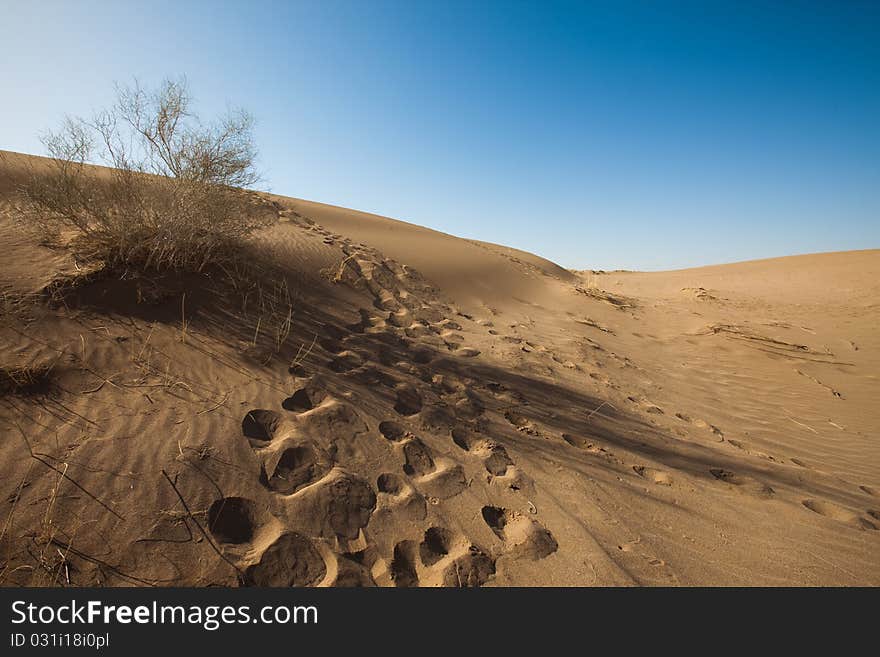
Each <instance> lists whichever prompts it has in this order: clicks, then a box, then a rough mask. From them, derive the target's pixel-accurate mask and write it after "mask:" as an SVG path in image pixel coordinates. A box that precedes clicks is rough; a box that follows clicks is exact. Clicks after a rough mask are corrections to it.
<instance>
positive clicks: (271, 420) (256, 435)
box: [241, 408, 281, 446]
mask: <svg viewBox="0 0 880 657" xmlns="http://www.w3.org/2000/svg"><path fill="white" fill-rule="evenodd" d="M280 426H281V414H280V413H278V412H277V411H270V410H267V409H264V408H257V409H254V410H252V411H248V413H247V414H246V415H245V416H244V419H243V420H242V421H241V432H242V433H243V434H244V436H245V437H246V438H247V439H248V440H250V441H251V444H252V445H254V444H255V446H262V445H264V444H266V443H268V442H270V441H271V440H272V439H273V438H274V437H275V433H276V432H277V431H278V428H279V427H280Z"/></svg>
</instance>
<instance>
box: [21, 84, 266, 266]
mask: <svg viewBox="0 0 880 657" xmlns="http://www.w3.org/2000/svg"><path fill="white" fill-rule="evenodd" d="M116 91H117V93H116V102H115V104H114V105H113V106H112V107H111V108H109V109H107V110H104V111H101V112H98V113H97V114H95V115H94V116H93V117H92V118H91V119H88V120H86V119H82V118H68V119H67V120H66V121H65V122H64V124H63V125H62V126H61V128H60V129H59V130H58V131H55V132H50V133H48V134H47V135H46V136H45V137H44V139H43V141H44V144H45V146H46V149H47V151H48V153H49V156H50V157H51V158H52V159H51V165H50V167H49V170H48V172H47V171H34V172H33V175H31V176H30V179H29V182H28V183H27V184H26V185H25V187H24V189H23V192H24V198H25V199H26V203H25V210H26V213H25V216H26V217H27V219H28V221H29V222H30V223H31V224H32V225H33V226H35V227H37V229H38V231H39V232H40V233H41V235H42V237H43V238H44V239H45V240H49V239H56V240H57V239H63V240H64V241H65V242H66V243H68V244H69V245H70V247H71V248H72V249H73V250H74V252H75V253H76V254H77V255H78V256H79V257H80V258H82V259H86V260H97V261H101V262H103V264H104V265H105V266H106V267H108V268H134V269H139V270H147V269H152V270H160V271H161V270H172V271H201V270H203V269H204V268H205V267H206V266H207V265H211V264H220V263H223V262H225V261H226V260H227V259H229V258H230V257H231V256H232V255H233V254H234V253H235V251H236V250H237V249H238V248H239V247H240V246H241V243H242V241H243V240H244V239H246V238H247V236H248V235H250V234H251V233H252V232H253V231H254V230H256V229H257V228H259V227H261V226H263V225H266V224H267V223H268V222H269V221H271V220H272V219H274V218H275V212H274V210H273V209H272V208H271V207H270V206H269V205H268V204H266V203H264V202H263V201H261V200H260V199H259V197H257V196H256V195H255V194H253V193H252V192H248V191H247V190H246V189H245V188H246V187H247V186H249V185H253V184H254V183H255V182H256V181H257V180H258V176H257V173H256V171H255V168H254V160H255V156H256V151H255V148H254V143H253V137H252V126H253V121H252V119H251V117H250V115H248V114H247V113H245V112H243V111H240V110H238V111H230V112H229V113H228V114H227V115H226V116H224V117H222V118H221V119H220V120H219V121H218V122H216V123H213V124H203V123H202V122H201V121H200V120H199V119H198V118H197V117H196V116H195V115H194V114H193V113H192V111H191V98H190V94H189V91H188V89H187V85H186V82H185V81H166V82H164V83H163V84H162V86H161V87H160V88H159V89H158V90H157V91H154V92H149V91H146V90H144V89H143V88H141V87H140V86H139V85H137V84H136V85H135V86H133V87H125V86H118V87H117V89H116ZM95 161H100V162H103V163H104V164H106V165H107V166H108V167H110V168H109V169H100V168H96V167H93V166H90V163H92V162H95Z"/></svg>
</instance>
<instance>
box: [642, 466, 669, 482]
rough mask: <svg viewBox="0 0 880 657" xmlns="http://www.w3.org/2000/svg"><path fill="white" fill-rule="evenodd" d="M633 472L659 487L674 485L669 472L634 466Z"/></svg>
mask: <svg viewBox="0 0 880 657" xmlns="http://www.w3.org/2000/svg"><path fill="white" fill-rule="evenodd" d="M633 470H634V471H635V473H636V474H637V475H639V476H640V477H642V478H643V479H647V480H648V481H650V482H653V483H655V484H657V485H659V486H671V485H672V477H670V476H669V473H668V472H664V471H663V470H655V469H654V468H649V467H647V466H644V465H634V466H633Z"/></svg>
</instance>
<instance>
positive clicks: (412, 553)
mask: <svg viewBox="0 0 880 657" xmlns="http://www.w3.org/2000/svg"><path fill="white" fill-rule="evenodd" d="M417 550H418V544H417V543H416V542H415V541H409V540H408V541H400V542H399V543H398V544H397V545H395V546H394V556H393V558H392V559H391V579H392V581H393V582H394V586H397V587H411V586H418V585H419V575H418V572H417V571H416V553H417Z"/></svg>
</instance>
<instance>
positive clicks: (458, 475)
mask: <svg viewBox="0 0 880 657" xmlns="http://www.w3.org/2000/svg"><path fill="white" fill-rule="evenodd" d="M379 433H381V434H382V435H383V436H384V437H385V438H386V439H387V440H388V441H390V442H391V443H394V445H395V447H396V449H398V450H400V451H401V452H402V454H403V460H404V465H403V471H404V473H406V475H407V476H409V477H411V478H412V479H413V481H414V482H415V484H416V486H417V488H418V489H419V491H420V492H422V493H423V494H424V495H426V496H428V497H433V498H436V499H441V500H444V499H448V498H450V497H454V496H456V495H458V494H459V493H461V492H462V491H463V490H464V489H465V488H467V486H468V483H467V479H466V478H465V474H464V469H463V468H462V467H461V465H458V464H454V463H450V462H448V459H444V460H443V462H442V463H439V464H438V463H437V462H436V461H435V460H434V456H433V454H432V452H431V449H430V448H429V447H428V446H427V445H426V444H425V443H424V441H422V439H421V438H419V437H418V436H416V435H415V434H414V433H413V432H411V431H409V430H408V429H406V428H405V427H404V426H403V425H402V424H400V423H398V422H394V421H393V420H385V421H383V422H380V423H379Z"/></svg>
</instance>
